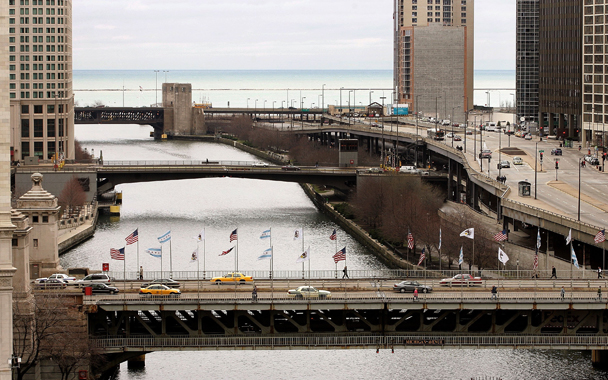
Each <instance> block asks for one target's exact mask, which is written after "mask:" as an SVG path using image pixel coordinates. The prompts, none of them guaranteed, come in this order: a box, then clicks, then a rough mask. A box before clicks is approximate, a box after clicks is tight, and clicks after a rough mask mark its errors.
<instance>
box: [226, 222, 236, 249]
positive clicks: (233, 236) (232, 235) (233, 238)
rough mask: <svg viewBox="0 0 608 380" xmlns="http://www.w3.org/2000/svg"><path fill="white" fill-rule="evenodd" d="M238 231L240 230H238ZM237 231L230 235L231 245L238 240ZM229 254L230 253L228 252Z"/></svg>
mask: <svg viewBox="0 0 608 380" xmlns="http://www.w3.org/2000/svg"><path fill="white" fill-rule="evenodd" d="M237 229H238V228H237ZM237 229H235V230H234V231H232V233H231V234H230V242H231V243H232V242H233V241H235V240H237V235H236V230H237ZM228 252H230V251H228ZM228 252H226V253H228Z"/></svg>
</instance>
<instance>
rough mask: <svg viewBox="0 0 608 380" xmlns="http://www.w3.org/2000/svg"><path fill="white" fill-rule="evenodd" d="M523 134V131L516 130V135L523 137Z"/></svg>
mask: <svg viewBox="0 0 608 380" xmlns="http://www.w3.org/2000/svg"><path fill="white" fill-rule="evenodd" d="M523 134H524V133H523V132H522V131H517V132H515V137H522V136H523Z"/></svg>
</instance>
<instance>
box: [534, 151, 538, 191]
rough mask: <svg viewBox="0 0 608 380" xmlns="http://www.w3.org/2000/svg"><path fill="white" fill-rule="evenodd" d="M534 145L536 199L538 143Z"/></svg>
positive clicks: (535, 188)
mask: <svg viewBox="0 0 608 380" xmlns="http://www.w3.org/2000/svg"><path fill="white" fill-rule="evenodd" d="M534 145H535V148H534V199H536V190H537V187H536V183H537V182H538V163H537V161H538V142H536V143H535V144H534Z"/></svg>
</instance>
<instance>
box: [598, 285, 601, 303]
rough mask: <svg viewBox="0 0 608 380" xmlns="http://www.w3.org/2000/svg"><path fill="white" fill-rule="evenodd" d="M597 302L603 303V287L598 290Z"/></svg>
mask: <svg viewBox="0 0 608 380" xmlns="http://www.w3.org/2000/svg"><path fill="white" fill-rule="evenodd" d="M597 300H598V301H600V302H602V287H601V286H600V287H599V288H597Z"/></svg>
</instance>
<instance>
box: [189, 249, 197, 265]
mask: <svg viewBox="0 0 608 380" xmlns="http://www.w3.org/2000/svg"><path fill="white" fill-rule="evenodd" d="M197 261H198V248H196V249H195V250H194V252H192V256H190V262H191V263H195V262H197Z"/></svg>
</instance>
